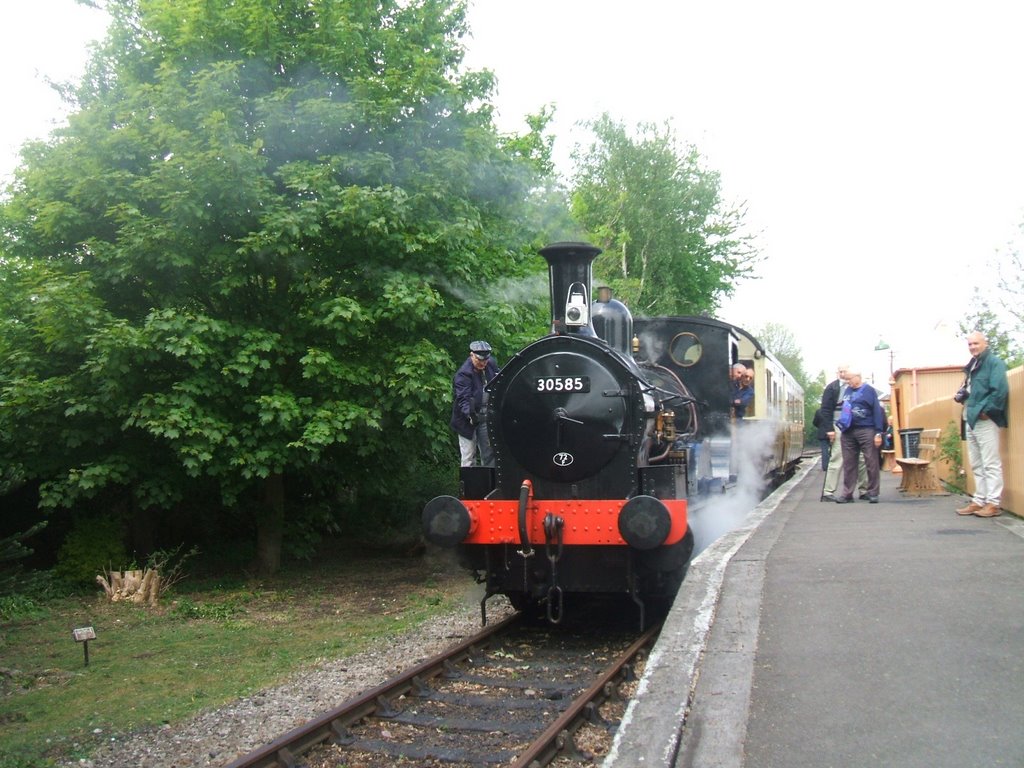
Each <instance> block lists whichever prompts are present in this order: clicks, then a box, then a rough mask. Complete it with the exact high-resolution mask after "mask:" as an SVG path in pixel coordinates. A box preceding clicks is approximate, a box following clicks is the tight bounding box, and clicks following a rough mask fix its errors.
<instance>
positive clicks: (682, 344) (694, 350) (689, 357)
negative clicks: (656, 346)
mask: <svg viewBox="0 0 1024 768" xmlns="http://www.w3.org/2000/svg"><path fill="white" fill-rule="evenodd" d="M668 353H669V355H670V356H671V357H672V360H673V362H675V363H676V365H681V366H683V367H684V368H688V367H689V366H691V365H696V363H697V361H698V360H700V356H701V355H702V354H703V353H704V347H703V345H702V344H701V343H700V339H698V338H697V337H696V336H694V335H693V334H692V333H689V332H687V333H680V334H679V335H677V336H676V337H675V338H674V339H672V343H671V344H670V345H669V348H668Z"/></svg>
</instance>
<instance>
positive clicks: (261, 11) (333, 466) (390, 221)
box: [0, 0, 552, 571]
mask: <svg viewBox="0 0 1024 768" xmlns="http://www.w3.org/2000/svg"><path fill="white" fill-rule="evenodd" d="M106 5H107V8H108V10H109V11H110V13H111V15H112V18H113V23H112V25H111V28H110V33H109V37H108V39H107V40H106V41H105V42H104V43H103V45H102V46H101V47H100V48H99V49H98V50H97V52H96V54H95V56H94V58H93V60H92V62H91V64H90V68H89V71H88V73H87V76H86V77H85V78H84V79H83V81H82V82H81V83H80V84H79V85H78V87H77V88H74V89H72V90H70V91H69V96H71V97H72V98H73V100H74V101H75V102H76V103H77V110H76V111H75V112H74V113H73V114H72V115H71V117H70V119H69V122H68V125H67V126H66V127H64V128H62V129H60V130H58V131H57V132H56V134H55V136H54V138H53V140H51V141H49V142H40V143H36V144H34V145H31V146H29V147H28V148H27V149H26V151H25V153H24V155H23V163H22V165H21V167H20V168H19V169H18V170H17V172H16V179H15V182H14V184H13V185H12V186H11V188H10V190H9V198H8V199H7V201H6V202H5V203H4V204H3V205H2V206H0V230H2V232H3V236H4V241H5V242H4V250H5V252H6V254H7V255H6V256H5V257H4V258H5V261H4V269H3V270H0V318H2V319H0V322H3V323H4V326H3V333H0V359H3V360H4V361H5V366H4V367H3V369H0V400H2V401H3V403H4V406H5V407H4V408H2V409H0V466H4V467H5V468H4V470H3V475H2V476H0V483H2V484H3V486H0V493H2V492H4V491H5V490H9V489H11V488H14V487H16V486H17V485H19V484H22V483H27V482H37V483H39V484H40V498H41V504H42V506H44V507H47V508H57V507H62V506H63V507H75V508H82V507H84V506H86V505H88V504H89V503H90V501H91V500H97V501H98V500H99V499H101V498H103V499H111V498H116V499H117V500H118V502H119V503H121V504H123V505H124V506H125V507H126V508H131V509H143V510H149V511H152V512H154V513H155V514H157V515H158V516H161V515H162V516H164V517H165V518H170V517H172V512H171V511H172V510H174V509H176V508H177V507H178V506H180V505H181V504H183V503H186V502H190V501H191V500H192V499H194V498H196V497H199V498H202V499H204V501H205V503H206V504H207V505H208V512H209V514H211V515H214V514H220V515H221V516H230V515H233V514H235V513H236V510H241V509H244V510H250V509H253V508H254V506H253V505H252V504H250V503H249V502H250V501H251V500H252V499H254V498H257V499H258V498H262V496H263V490H262V489H263V485H264V484H266V483H268V482H270V481H271V479H272V478H274V477H275V476H283V477H285V478H286V481H287V482H286V485H287V487H289V488H293V489H314V490H316V491H323V490H324V489H332V488H334V487H336V486H338V485H345V486H350V487H357V488H358V489H359V493H360V495H365V494H369V495H373V494H374V493H376V492H377V490H378V488H381V487H384V486H385V485H387V483H388V481H389V480H391V477H390V474H391V473H390V471H389V469H388V468H389V467H391V466H393V465H395V464H396V463H402V462H408V461H409V460H410V459H409V457H415V462H417V463H419V464H422V465H424V466H427V467H430V466H432V465H441V464H450V463H451V460H452V455H453V452H454V449H453V447H452V445H453V439H452V436H451V434H450V431H449V429H448V427H447V420H448V408H449V405H448V403H447V399H448V397H449V392H450V386H451V382H450V377H451V373H452V371H453V370H454V367H455V366H456V365H457V364H458V362H459V361H461V360H462V359H463V357H464V355H465V349H466V346H467V342H468V341H469V340H470V339H472V338H488V339H489V340H490V341H491V342H492V344H494V345H495V348H496V349H502V348H504V349H514V348H516V347H517V346H519V342H520V341H521V340H522V336H523V335H524V334H527V333H531V334H532V333H533V332H534V330H536V329H538V328H539V327H542V326H540V325H539V323H538V312H537V309H536V307H537V303H536V302H534V301H532V300H528V301H524V302H522V303H520V304H513V305H509V304H507V302H506V303H504V304H505V305H504V306H501V307H500V309H499V308H497V306H496V305H497V301H496V297H495V296H494V295H487V294H482V293H481V291H480V290H479V286H480V285H486V286H492V287H495V286H500V285H503V284H504V283H503V281H513V282H519V281H523V282H524V283H528V284H529V283H530V280H531V278H532V276H533V275H536V274H543V267H542V264H541V262H540V261H539V259H538V258H537V257H536V255H535V253H534V250H535V247H536V245H537V244H538V243H537V242H536V241H537V239H538V237H539V234H538V233H539V232H540V230H541V228H542V227H544V226H547V225H549V224H550V223H551V221H552V219H551V217H550V215H549V213H548V211H549V209H548V208H547V207H546V205H545V203H546V201H547V200H549V199H551V198H549V197H548V193H549V192H550V188H549V187H547V186H545V183H544V181H543V179H542V177H541V174H542V173H545V172H549V171H550V168H551V164H550V142H549V141H548V140H547V139H546V138H545V136H544V131H545V130H546V126H547V123H548V120H549V116H547V115H546V113H543V112H542V113H541V114H540V115H538V116H536V117H535V118H534V119H533V120H532V122H531V123H530V131H529V133H528V134H527V135H526V136H524V137H518V138H517V137H501V136H499V135H498V134H497V133H496V131H495V130H494V128H493V125H492V123H491V111H490V107H489V104H488V100H489V98H490V95H491V89H492V86H493V83H492V79H491V77H490V75H488V74H487V73H474V72H468V71H462V70H461V68H460V66H461V60H462V53H463V49H462V46H461V43H460V39H461V37H462V35H463V34H465V31H466V30H465V23H464V12H465V8H464V5H463V4H462V3H461V2H458V1H457V0H414V1H413V2H398V1H397V0H384V2H380V3H372V4H369V5H366V4H359V3H351V2H346V1H343V0H324V2H318V3H315V4H310V3H306V2H301V1H300V0H284V1H283V2H278V3H271V4H268V3H265V2H263V1H262V0H239V1H238V2H233V3H228V4H224V3H187V4H181V3H177V2H171V0H151V1H148V2H141V0H110V1H109V2H108V3H107V4H106ZM543 295H544V294H543V291H542V292H541V296H543ZM487 300H491V301H493V302H494V303H493V304H490V305H484V306H486V308H487V310H488V311H486V312H481V311H480V308H481V304H480V302H481V301H487ZM210 488H214V489H215V490H216V493H215V494H214V495H212V496H211V494H210V493H209V489H210ZM327 493H328V495H326V496H321V497H310V496H304V497H302V498H301V499H298V498H296V499H293V501H296V502H299V501H301V503H302V504H303V505H305V504H307V503H309V504H319V503H322V502H324V501H327V502H328V503H329V502H330V499H331V496H330V495H329V493H330V491H329V490H328V491H327ZM418 501H422V500H421V499H420V500H418ZM93 503H96V502H93ZM289 508H290V509H294V508H295V505H291V506H290V507H289ZM370 509H373V507H370ZM402 514H404V515H406V516H411V515H413V514H414V510H413V509H411V508H408V507H407V508H405V509H404V510H403V511H402ZM330 519H331V515H329V514H328V515H318V516H312V517H310V518H308V519H307V520H306V521H302V520H296V521H295V522H296V523H297V524H296V525H292V526H291V527H290V530H292V531H293V532H295V533H296V534H297V535H298V536H300V537H302V536H306V537H307V539H309V540H312V539H310V538H309V537H310V536H312V537H313V538H315V535H314V534H315V530H311V529H315V528H318V527H320V526H324V525H327V526H329V525H330ZM304 526H305V527H304ZM328 529H329V528H328ZM299 548H300V549H302V548H303V546H302V545H300V547H299ZM76 557H77V556H76ZM68 567H69V568H71V570H72V571H75V570H77V568H76V567H72V566H68Z"/></svg>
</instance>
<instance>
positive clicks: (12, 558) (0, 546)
mask: <svg viewBox="0 0 1024 768" xmlns="http://www.w3.org/2000/svg"><path fill="white" fill-rule="evenodd" d="M45 527H46V521H45V520H43V521H41V522H39V523H36V524H35V525H33V526H32V527H31V528H29V529H28V530H27V531H22V532H20V533H16V534H14V535H13V536H7V537H6V538H2V539H0V595H7V594H10V593H11V592H12V591H13V590H14V589H15V588H16V587H17V585H18V583H19V581H20V578H21V572H22V568H21V562H20V561H21V560H24V559H25V558H26V557H28V556H29V555H31V554H32V550H31V549H29V548H28V547H26V546H25V540H26V539H30V538H31V537H32V536H35V535H36V534H37V533H39V532H40V531H41V530H42V529H43V528H45Z"/></svg>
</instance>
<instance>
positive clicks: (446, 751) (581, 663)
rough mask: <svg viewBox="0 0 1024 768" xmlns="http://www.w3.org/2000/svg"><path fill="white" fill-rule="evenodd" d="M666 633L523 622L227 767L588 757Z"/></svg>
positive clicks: (453, 765)
mask: <svg viewBox="0 0 1024 768" xmlns="http://www.w3.org/2000/svg"><path fill="white" fill-rule="evenodd" d="M657 629H658V627H652V628H651V629H649V630H647V631H646V632H644V633H642V634H638V633H637V632H636V630H635V627H634V629H633V630H632V631H629V630H625V629H622V628H617V629H608V630H605V629H603V628H602V629H595V625H594V622H593V620H592V621H590V622H586V621H583V622H580V623H579V630H578V631H574V630H573V629H572V628H571V627H560V628H558V629H554V630H552V629H550V628H548V627H542V626H536V625H531V624H529V623H527V622H525V621H524V620H523V619H522V617H521V615H520V614H516V615H514V616H511V617H509V618H508V619H506V620H504V621H502V622H499V623H497V624H494V625H493V626H489V627H485V628H484V629H483V630H482V631H481V632H480V633H478V634H477V635H474V636H473V637H470V638H468V639H466V640H465V641H463V642H462V643H459V644H458V645H456V646H453V647H452V648H450V649H449V650H448V651H446V652H445V653H442V654H440V655H438V656H435V657H433V658H430V659H427V660H426V661H423V662H421V663H419V664H417V665H415V666H414V667H412V668H410V669H409V670H407V671H405V672H403V673H401V674H400V675H398V676H396V677H394V678H393V679H391V680H389V681H387V682H385V683H384V684H382V685H380V686H378V687H376V688H374V689H372V690H369V691H367V692H365V693H363V694H361V695H360V696H357V697H355V698H353V699H351V700H349V701H347V702H345V703H344V704H342V705H341V706H339V707H337V708H336V709H334V710H332V711H330V712H327V713H325V714H324V715H322V716H320V717H318V718H315V719H314V720H311V721H309V722H307V723H306V724H304V725H302V726H300V727H299V728H296V729H294V730H292V731H290V732H289V733H287V734H285V735H283V736H281V737H280V738H278V739H275V740H274V741H272V742H270V743H269V744H266V745H265V746H263V747H261V748H259V749H257V750H254V751H253V752H251V753H249V754H248V755H245V756H242V757H240V758H238V759H236V760H235V761H233V762H232V763H230V764H229V765H228V766H227V768H270V767H274V768H285V767H287V768H293V767H294V768H297V767H298V766H304V767H309V768H317V767H318V766H332V767H333V766H338V765H346V766H359V767H360V768H377V767H378V766H389V767H390V768H395V767H396V766H420V767H427V766H430V767H431V768H433V767H437V768H440V767H441V766H445V767H446V768H466V767H468V766H490V765H503V766H517V767H519V768H534V767H535V766H545V765H548V764H550V763H551V762H552V761H553V760H555V759H556V758H558V757H559V756H561V755H573V754H577V755H578V754H580V753H585V750H584V749H583V748H581V747H578V746H577V744H576V738H575V737H576V735H577V732H578V731H579V730H580V729H581V728H582V727H583V726H584V725H586V726H587V728H588V730H589V729H593V728H595V727H596V728H598V729H600V730H601V731H603V732H605V733H606V734H607V733H610V732H612V731H613V730H614V728H615V727H616V725H617V722H616V721H613V722H609V721H608V720H607V719H606V717H607V712H605V713H604V716H603V715H602V709H601V707H602V705H603V704H604V703H605V702H606V701H609V700H613V701H614V700H615V699H616V697H617V696H618V689H619V686H620V685H621V684H623V683H624V682H626V681H628V680H631V679H632V677H633V674H634V665H635V663H636V662H637V660H638V657H641V656H642V655H643V654H644V653H645V652H646V650H647V649H648V648H649V647H650V645H651V644H652V643H653V642H654V640H655V638H656V637H657ZM621 708H622V707H621V706H620V707H617V708H616V709H617V710H619V711H621ZM609 709H611V708H609V707H605V710H609ZM612 717H613V718H614V717H616V716H615V715H614V714H613V716H612Z"/></svg>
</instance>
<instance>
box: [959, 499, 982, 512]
mask: <svg viewBox="0 0 1024 768" xmlns="http://www.w3.org/2000/svg"><path fill="white" fill-rule="evenodd" d="M982 509H984V507H983V506H981V504H975V503H974V502H973V501H972V502H971V503H970V504H968V505H967V506H966V507H960V509H958V510H957V511H956V513H957V514H958V515H973V514H974V513H975V512H979V511H980V510H982Z"/></svg>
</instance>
